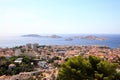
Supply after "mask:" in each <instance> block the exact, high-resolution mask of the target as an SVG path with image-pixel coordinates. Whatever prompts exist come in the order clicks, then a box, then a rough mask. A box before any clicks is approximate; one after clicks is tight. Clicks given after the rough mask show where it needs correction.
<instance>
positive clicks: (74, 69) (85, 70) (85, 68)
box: [58, 56, 92, 80]
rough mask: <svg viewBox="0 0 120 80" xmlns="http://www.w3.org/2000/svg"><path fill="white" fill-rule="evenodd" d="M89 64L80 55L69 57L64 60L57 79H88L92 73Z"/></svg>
mask: <svg viewBox="0 0 120 80" xmlns="http://www.w3.org/2000/svg"><path fill="white" fill-rule="evenodd" d="M91 72H92V66H91V64H90V63H89V62H88V61H87V60H85V59H83V58H82V57H81V56H78V57H73V58H70V59H69V60H68V61H67V62H65V63H64V64H63V65H62V67H61V69H60V70H59V73H58V80H83V79H90V78H91V76H92V74H91Z"/></svg>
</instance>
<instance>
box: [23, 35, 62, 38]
mask: <svg viewBox="0 0 120 80" xmlns="http://www.w3.org/2000/svg"><path fill="white" fill-rule="evenodd" d="M22 37H43V38H62V37H61V36H58V35H50V36H41V35H38V34H28V35H22Z"/></svg>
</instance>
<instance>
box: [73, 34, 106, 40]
mask: <svg viewBox="0 0 120 80" xmlns="http://www.w3.org/2000/svg"><path fill="white" fill-rule="evenodd" d="M74 38H78V39H87V40H106V39H107V38H103V37H97V36H92V35H90V36H75V37H74Z"/></svg>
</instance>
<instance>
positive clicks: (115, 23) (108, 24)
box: [0, 0, 120, 36]
mask: <svg viewBox="0 0 120 80" xmlns="http://www.w3.org/2000/svg"><path fill="white" fill-rule="evenodd" d="M81 33H83V34H120V0H0V36H2V35H21V34H81Z"/></svg>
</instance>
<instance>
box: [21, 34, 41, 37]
mask: <svg viewBox="0 0 120 80" xmlns="http://www.w3.org/2000/svg"><path fill="white" fill-rule="evenodd" d="M22 37H41V36H40V35H38V34H27V35H22Z"/></svg>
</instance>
